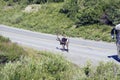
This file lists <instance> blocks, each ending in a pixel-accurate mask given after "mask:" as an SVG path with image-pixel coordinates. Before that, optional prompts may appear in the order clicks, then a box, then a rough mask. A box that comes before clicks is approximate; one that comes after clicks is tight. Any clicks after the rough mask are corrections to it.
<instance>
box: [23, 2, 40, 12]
mask: <svg viewBox="0 0 120 80" xmlns="http://www.w3.org/2000/svg"><path fill="white" fill-rule="evenodd" d="M40 8H41V5H37V4H33V5H28V6H27V7H26V8H25V10H24V12H28V13H29V12H37V11H39V9H40Z"/></svg>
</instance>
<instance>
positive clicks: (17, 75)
mask: <svg viewBox="0 0 120 80" xmlns="http://www.w3.org/2000/svg"><path fill="white" fill-rule="evenodd" d="M0 45H1V46H0V56H1V55H2V56H3V55H4V56H5V57H4V58H0V60H1V59H6V58H7V60H8V61H7V62H5V63H4V64H3V63H2V64H0V80H99V79H100V80H118V79H119V78H120V65H117V64H115V63H113V62H107V63H104V62H101V63H99V64H98V65H97V66H93V65H91V63H86V65H85V66H79V67H78V66H77V65H74V64H72V63H71V62H69V61H67V60H66V59H65V58H64V57H63V56H62V55H60V54H58V53H54V54H53V53H51V52H48V51H36V50H33V49H31V48H26V47H20V46H18V45H17V44H14V43H11V41H10V40H9V39H8V38H4V37H2V36H0ZM3 53H4V54H3ZM16 56H17V57H16ZM18 58H19V59H18ZM11 59H12V60H13V61H12V60H11Z"/></svg>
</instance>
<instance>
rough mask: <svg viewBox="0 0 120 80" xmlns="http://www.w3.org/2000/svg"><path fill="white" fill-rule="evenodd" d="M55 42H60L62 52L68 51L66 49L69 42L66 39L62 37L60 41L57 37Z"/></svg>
mask: <svg viewBox="0 0 120 80" xmlns="http://www.w3.org/2000/svg"><path fill="white" fill-rule="evenodd" d="M56 40H57V41H59V42H60V45H62V48H63V50H67V51H68V50H69V49H68V45H69V40H68V38H66V37H63V38H61V39H60V38H59V37H58V36H57V39H56ZM65 46H66V48H67V49H65Z"/></svg>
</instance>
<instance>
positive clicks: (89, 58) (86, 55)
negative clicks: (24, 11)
mask: <svg viewBox="0 0 120 80" xmlns="http://www.w3.org/2000/svg"><path fill="white" fill-rule="evenodd" d="M0 35H3V36H5V37H9V38H10V39H11V41H12V42H16V43H18V44H20V45H24V46H28V47H32V48H35V49H38V50H47V51H51V52H54V53H60V54H62V55H63V56H64V57H65V58H66V59H67V60H69V61H71V62H72V63H74V64H76V65H78V66H82V65H86V62H91V64H92V65H96V64H98V63H99V62H100V61H104V62H108V61H113V62H115V63H118V64H119V62H118V61H117V60H115V57H116V55H117V51H116V45H115V43H107V42H102V41H91V40H84V39H81V38H69V40H70V44H69V52H66V51H61V50H60V49H57V48H61V45H59V42H57V41H56V35H51V34H44V33H38V32H32V31H29V30H23V29H18V28H13V27H8V26H5V25H0Z"/></svg>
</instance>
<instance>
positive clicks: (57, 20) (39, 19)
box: [0, 3, 113, 42]
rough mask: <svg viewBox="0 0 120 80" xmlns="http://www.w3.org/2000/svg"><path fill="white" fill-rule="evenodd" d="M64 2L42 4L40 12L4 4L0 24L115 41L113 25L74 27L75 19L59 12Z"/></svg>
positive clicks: (21, 6)
mask: <svg viewBox="0 0 120 80" xmlns="http://www.w3.org/2000/svg"><path fill="white" fill-rule="evenodd" d="M63 4H64V3H46V4H41V5H40V7H39V11H38V12H31V13H26V12H24V9H25V7H24V6H25V5H15V4H14V6H11V7H12V8H8V6H6V5H5V3H4V4H3V6H1V9H0V10H1V12H0V17H1V18H0V24H6V25H10V26H14V27H18V28H24V29H28V30H32V31H37V32H43V33H50V34H56V33H60V34H62V33H63V32H65V34H66V35H67V36H71V37H82V38H84V39H91V40H97V41H101V40H102V41H108V42H111V41H113V40H112V39H111V37H110V31H111V27H110V26H107V25H99V24H94V25H88V26H81V27H79V28H74V27H73V25H74V21H72V20H70V19H69V18H68V17H67V16H66V15H65V14H62V13H59V10H60V9H61V7H62V6H63Z"/></svg>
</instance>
